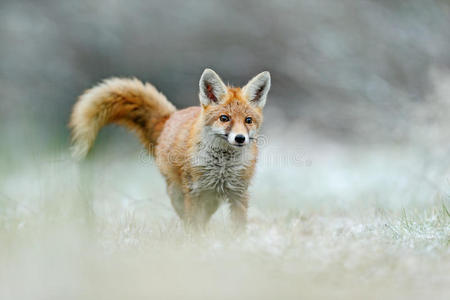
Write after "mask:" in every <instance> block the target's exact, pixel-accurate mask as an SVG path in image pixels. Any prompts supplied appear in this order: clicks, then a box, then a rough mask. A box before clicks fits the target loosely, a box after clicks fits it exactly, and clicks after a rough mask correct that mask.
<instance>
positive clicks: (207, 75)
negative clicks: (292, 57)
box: [199, 69, 270, 147]
mask: <svg viewBox="0 0 450 300" xmlns="http://www.w3.org/2000/svg"><path fill="white" fill-rule="evenodd" d="M199 86H200V93H199V98H200V104H201V106H202V115H203V121H204V124H205V128H207V129H208V131H209V132H208V133H210V134H212V135H213V136H215V137H218V138H222V139H224V140H226V141H227V142H228V143H229V144H230V145H232V146H235V147H243V146H245V145H248V144H249V143H250V142H251V141H252V140H254V139H255V138H256V135H257V132H258V129H259V127H260V126H261V123H262V119H263V118H262V116H263V115H262V109H263V107H264V105H265V104H266V99H267V93H268V92H269V89H270V73H269V72H267V71H265V72H262V73H260V74H258V75H256V76H255V77H253V78H252V79H251V80H250V81H249V82H248V83H247V84H246V85H245V86H244V87H242V88H239V87H230V86H226V85H225V84H224V83H223V81H222V79H220V77H219V75H217V74H216V72H214V71H213V70H211V69H205V71H203V74H202V76H201V78H200V83H199Z"/></svg>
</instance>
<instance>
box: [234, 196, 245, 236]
mask: <svg viewBox="0 0 450 300" xmlns="http://www.w3.org/2000/svg"><path fill="white" fill-rule="evenodd" d="M247 209H248V192H245V193H244V194H243V195H239V196H238V195H233V196H232V197H230V214H231V221H232V222H233V226H234V228H235V229H236V230H239V231H242V230H245V226H246V225H247Z"/></svg>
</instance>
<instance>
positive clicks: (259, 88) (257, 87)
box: [242, 71, 270, 108]
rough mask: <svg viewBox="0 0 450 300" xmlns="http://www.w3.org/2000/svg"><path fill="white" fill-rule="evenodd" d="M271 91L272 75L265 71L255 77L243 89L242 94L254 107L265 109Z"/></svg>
mask: <svg viewBox="0 0 450 300" xmlns="http://www.w3.org/2000/svg"><path fill="white" fill-rule="evenodd" d="M269 90H270V73H269V72H267V71H264V72H262V73H259V74H258V75H256V76H255V77H253V78H252V79H251V80H250V81H249V82H248V83H247V84H246V85H245V86H244V87H243V88H242V92H243V94H244V96H245V97H247V99H248V102H250V103H251V104H252V105H254V106H257V107H260V108H263V107H264V105H265V104H266V100H267V93H269Z"/></svg>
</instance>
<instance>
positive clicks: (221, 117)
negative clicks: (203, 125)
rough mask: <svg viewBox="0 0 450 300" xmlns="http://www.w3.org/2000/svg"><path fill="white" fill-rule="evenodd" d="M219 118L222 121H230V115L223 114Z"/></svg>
mask: <svg viewBox="0 0 450 300" xmlns="http://www.w3.org/2000/svg"><path fill="white" fill-rule="evenodd" d="M219 120H220V121H221V122H228V121H230V117H229V116H226V115H221V116H220V117H219Z"/></svg>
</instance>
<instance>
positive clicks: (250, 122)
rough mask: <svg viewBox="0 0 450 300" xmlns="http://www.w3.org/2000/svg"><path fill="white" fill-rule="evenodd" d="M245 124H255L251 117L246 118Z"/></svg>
mask: <svg viewBox="0 0 450 300" xmlns="http://www.w3.org/2000/svg"><path fill="white" fill-rule="evenodd" d="M245 123H247V124H252V123H253V119H252V118H250V117H247V118H245Z"/></svg>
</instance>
